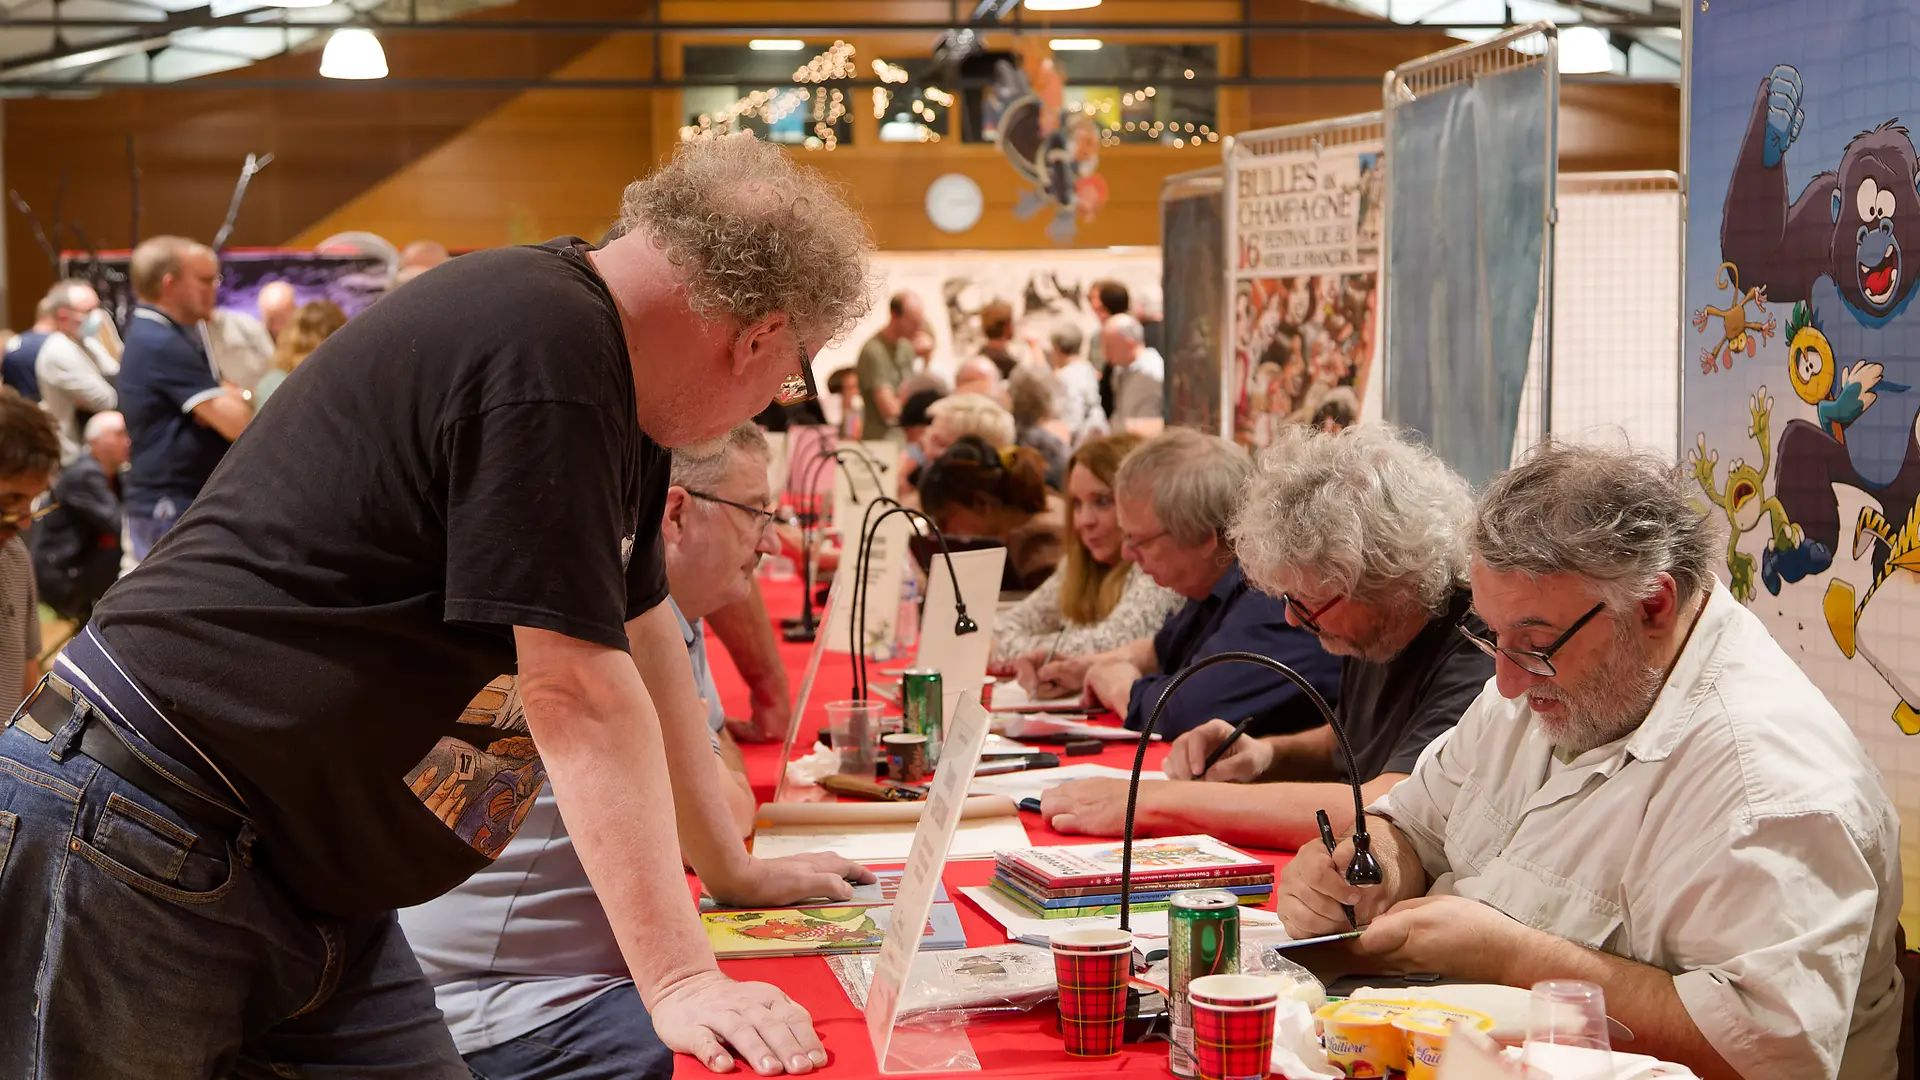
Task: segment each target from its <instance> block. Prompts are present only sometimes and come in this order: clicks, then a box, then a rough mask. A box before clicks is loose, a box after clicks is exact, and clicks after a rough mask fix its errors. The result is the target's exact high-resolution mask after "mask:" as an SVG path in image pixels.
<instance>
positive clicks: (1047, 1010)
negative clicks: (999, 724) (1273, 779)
mask: <svg viewBox="0 0 1920 1080" xmlns="http://www.w3.org/2000/svg"><path fill="white" fill-rule="evenodd" d="M764 587H765V590H766V594H767V607H768V609H769V610H770V611H771V612H772V613H773V616H774V617H775V618H776V619H777V618H779V617H781V616H789V615H793V614H796V613H797V612H798V610H799V607H800V590H799V586H798V584H796V583H764ZM710 645H711V647H710V649H709V652H710V654H711V656H712V659H713V674H714V682H715V685H716V688H717V689H718V690H719V692H720V697H721V700H722V701H723V702H725V704H726V706H727V713H728V715H730V716H741V715H745V711H746V686H745V684H744V683H743V682H742V681H741V679H740V676H739V673H738V672H737V671H735V670H734V667H733V663H732V660H731V659H730V658H729V657H728V656H727V653H726V650H725V649H724V648H721V647H719V643H718V642H712V643H710ZM810 648H811V647H810V646H807V645H789V644H786V643H785V642H782V644H781V646H780V650H781V658H782V660H783V661H784V662H785V663H786V667H787V671H788V674H789V677H790V679H791V681H792V684H793V690H794V692H795V693H796V694H797V693H799V690H800V679H801V676H803V675H804V674H805V671H806V662H807V657H808V654H809V651H810ZM890 666H892V665H890ZM851 674H852V673H851V665H850V663H849V660H848V658H847V657H846V656H844V655H841V654H836V653H831V652H829V653H827V654H826V656H825V657H824V658H823V659H822V661H821V664H820V673H819V676H818V677H817V679H816V681H815V684H814V690H813V696H812V699H811V700H810V701H808V703H807V710H806V713H805V714H804V715H803V716H802V718H801V734H800V742H799V743H798V745H797V749H796V753H804V752H805V751H806V749H807V748H808V746H809V745H810V744H811V742H812V740H813V738H814V735H815V733H816V732H818V731H819V729H820V727H821V725H822V723H823V722H824V720H825V714H824V712H823V710H822V705H823V703H825V702H827V701H837V700H841V699H843V698H845V697H846V696H847V692H848V689H849V684H850V681H851ZM868 674H869V676H870V677H873V678H878V675H877V674H876V672H875V665H874V663H873V662H872V661H869V662H868ZM779 751H780V746H779V745H778V744H772V745H747V746H743V747H742V752H743V755H744V757H745V758H746V764H747V775H748V777H749V778H750V779H751V780H752V781H753V786H754V793H755V794H756V795H757V796H759V797H760V798H761V799H763V800H765V799H769V798H772V796H773V788H774V784H775V782H776V781H777V779H778V777H779V766H780V763H779V760H778V759H779V756H780V754H779ZM1165 755H1166V748H1165V747H1164V746H1161V745H1155V746H1152V747H1149V749H1148V751H1147V765H1148V768H1149V771H1150V772H1151V771H1153V770H1154V769H1155V768H1156V767H1157V766H1158V765H1159V762H1160V759H1161V758H1162V757H1164V756H1165ZM1073 760H1074V761H1097V762H1099V763H1100V764H1103V765H1112V766H1115V767H1116V768H1122V769H1124V768H1128V767H1130V766H1131V765H1132V764H1133V751H1132V749H1131V747H1130V745H1129V744H1119V745H1117V746H1115V747H1112V748H1109V749H1108V750H1107V751H1106V752H1105V753H1103V754H1102V755H1100V756H1099V757H1098V758H1093V757H1086V758H1075V759H1073ZM1021 817H1022V819H1023V822H1024V824H1025V825H1026V827H1027V836H1028V838H1029V839H1031V840H1032V841H1033V843H1034V844H1035V845H1043V844H1071V843H1089V842H1092V841H1091V840H1090V839H1089V838H1087V837H1075V836H1063V835H1061V834H1059V833H1056V832H1054V831H1053V830H1051V829H1049V828H1047V827H1046V825H1045V824H1044V823H1042V822H1041V820H1040V816H1039V815H1038V814H1022V815H1021ZM1254 854H1257V855H1260V856H1261V857H1263V858H1267V859H1269V860H1270V861H1272V862H1273V863H1274V865H1275V866H1279V865H1281V864H1283V863H1285V862H1286V860H1287V857H1288V856H1287V855H1286V854H1285V853H1281V852H1255V853H1254ZM992 873H993V861H992V860H991V859H976V860H962V861H956V862H950V863H948V864H947V869H946V874H945V876H944V879H945V881H946V886H947V891H948V892H949V893H951V894H952V895H953V898H954V901H955V904H956V906H957V907H958V908H959V910H960V923H961V925H962V926H963V927H964V928H965V930H966V933H967V943H968V944H969V945H993V944H1000V943H1002V942H1004V941H1006V934H1005V933H1004V932H1002V931H1001V929H1000V927H999V924H997V923H995V922H994V921H993V920H991V919H989V918H987V917H986V916H985V915H983V914H981V912H980V910H979V909H978V908H976V907H974V906H973V904H972V903H971V902H969V901H968V900H967V899H966V897H964V896H961V895H960V893H959V887H960V886H962V885H982V884H985V883H986V881H987V879H988V878H989V877H990V876H991V875H992ZM721 970H722V971H724V972H726V973H727V974H728V975H730V976H732V977H733V978H735V979H743V980H753V981H760V982H768V983H772V984H773V985H775V986H778V987H780V988H781V989H782V990H785V991H786V992H787V993H788V994H789V995H790V996H792V997H793V999H794V1000H795V1001H798V1002H800V1003H801V1004H802V1005H805V1006H806V1007H807V1010H808V1011H809V1012H811V1013H812V1014H813V1019H814V1025H815V1027H816V1029H817V1030H818V1031H819V1033H820V1038H821V1040H822V1041H823V1042H824V1043H825V1044H826V1047H827V1053H828V1054H829V1055H830V1057H831V1060H830V1062H829V1064H828V1066H827V1069H826V1070H825V1072H826V1074H827V1075H830V1076H833V1077H837V1078H846V1080H854V1078H863V1077H878V1076H879V1075H881V1074H880V1071H879V1068H878V1066H877V1065H876V1064H875V1062H874V1058H873V1048H872V1044H871V1043H870V1042H869V1041H868V1038H867V1028H866V1020H865V1018H864V1017H863V1016H862V1015H861V1013H860V1012H859V1010H857V1009H855V1008H854V1007H853V1004H852V1002H850V1001H848V1000H847V995H846V992H845V991H843V990H842V989H841V988H840V984H839V983H838V982H836V981H835V980H834V977H833V973H832V972H831V971H829V970H828V969H827V962H826V961H825V960H824V959H822V958H820V957H811V956H809V957H789V958H784V959H774V960H727V961H723V962H722V963H721ZM967 1036H968V1038H969V1039H970V1040H971V1041H972V1043H973V1047H974V1052H975V1053H976V1054H977V1055H978V1056H979V1058H980V1065H981V1068H982V1070H983V1075H991V1076H994V1077H1050V1078H1051V1077H1063V1076H1068V1075H1072V1074H1087V1073H1092V1074H1095V1075H1106V1074H1110V1073H1132V1074H1138V1075H1168V1074H1167V1050H1166V1045H1165V1044H1164V1043H1160V1044H1150V1045H1147V1046H1139V1047H1136V1046H1128V1047H1127V1048H1126V1049H1124V1050H1122V1051H1121V1053H1120V1056H1118V1057H1115V1058H1109V1059H1104V1060H1096V1061H1088V1060H1085V1059H1081V1058H1071V1057H1068V1056H1067V1054H1066V1052H1065V1051H1064V1050H1062V1049H1061V1044H1060V1036H1059V1033H1058V1031H1057V1029H1056V1027H1055V1018H1054V1012H1053V1009H1052V1007H1051V1006H1047V1007H1042V1008H1039V1009H1036V1010H1034V1011H1032V1012H1030V1013H1027V1014H1024V1015H1020V1016H1016V1017H1012V1018H1006V1019H993V1020H984V1021H980V1022H977V1023H975V1024H973V1025H971V1026H969V1027H968V1029H967ZM675 1064H676V1066H677V1067H676V1070H675V1075H676V1076H678V1077H689V1078H692V1077H704V1076H709V1075H711V1074H709V1073H708V1072H707V1070H706V1069H705V1068H704V1067H703V1066H701V1065H700V1064H699V1063H698V1062H697V1061H694V1060H693V1059H692V1058H689V1057H686V1056H685V1055H682V1056H681V1057H679V1058H678V1059H677V1060H676V1062H675ZM962 1075H964V1074H962Z"/></svg>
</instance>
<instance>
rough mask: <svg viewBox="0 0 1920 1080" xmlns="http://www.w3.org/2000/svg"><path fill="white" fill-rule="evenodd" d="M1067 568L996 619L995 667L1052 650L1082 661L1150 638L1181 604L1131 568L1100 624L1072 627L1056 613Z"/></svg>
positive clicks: (1062, 566)
mask: <svg viewBox="0 0 1920 1080" xmlns="http://www.w3.org/2000/svg"><path fill="white" fill-rule="evenodd" d="M1065 565H1066V564H1065V563H1064V562H1062V564H1061V568H1060V569H1056V570H1055V571H1054V572H1053V576H1052V577H1049V578H1048V579H1047V580H1046V581H1045V582H1043V583H1042V584H1041V586H1040V587H1039V588H1037V589H1035V590H1034V591H1033V592H1032V593H1030V594H1029V595H1028V596H1027V598H1026V599H1024V600H1022V601H1020V602H1019V603H1018V604H1015V605H1014V606H1013V607H1012V608H1011V609H1009V610H1007V611H1005V612H1003V613H1001V614H1000V615H999V616H998V617H997V618H996V620H995V623H994V639H995V640H994V646H993V662H994V664H995V665H997V666H998V665H1011V664H1012V663H1013V660H1014V658H1015V657H1017V656H1019V655H1021V654H1022V653H1028V652H1032V651H1033V650H1035V649H1047V648H1052V649H1053V650H1054V655H1055V656H1083V655H1085V654H1087V653H1095V652H1105V651H1106V650H1108V649H1112V648H1116V647H1118V646H1121V645H1124V644H1126V643H1127V642H1129V641H1136V640H1138V639H1140V638H1143V637H1152V636H1153V635H1154V632H1155V631H1157V630H1159V629H1160V624H1161V623H1164V622H1166V621H1167V616H1168V615H1169V614H1170V613H1172V612H1173V611H1174V609H1176V608H1178V607H1179V606H1180V604H1181V603H1182V601H1181V598H1180V594H1179V593H1176V592H1174V591H1173V590H1172V589H1165V588H1161V587H1160V586H1159V585H1156V584H1154V581H1153V579H1152V578H1150V577H1148V576H1147V575H1146V574H1143V573H1141V572H1140V568H1139V567H1138V566H1134V567H1132V568H1130V569H1129V571H1128V575H1127V587H1126V590H1125V591H1124V592H1122V593H1121V594H1120V602H1119V603H1117V604H1115V605H1114V606H1113V611H1112V612H1111V613H1109V614H1108V615H1107V617H1106V618H1105V619H1104V620H1102V621H1100V622H1097V623H1070V622H1068V621H1067V619H1066V616H1064V615H1062V614H1061V613H1060V575H1061V573H1062V572H1063V571H1064V569H1065ZM1063 631H1064V632H1063ZM1056 636H1057V637H1058V638H1059V639H1060V643H1059V645H1058V646H1055V645H1054V638H1055V637H1056Z"/></svg>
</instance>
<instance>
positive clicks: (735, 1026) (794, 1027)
mask: <svg viewBox="0 0 1920 1080" xmlns="http://www.w3.org/2000/svg"><path fill="white" fill-rule="evenodd" d="M647 1013H648V1015H649V1016H650V1017H651V1018H652V1020H653V1030H654V1033H655V1034H657V1035H659V1036H660V1041H661V1042H663V1043H665V1044H666V1045H667V1048H668V1049H670V1050H673V1051H676V1052H678V1053H682V1054H691V1055H693V1056H694V1057H697V1058H699V1059H700V1061H701V1063H702V1064H704V1065H706V1067H707V1068H709V1069H712V1070H713V1071H714V1072H731V1071H733V1068H734V1055H735V1054H737V1055H739V1058H740V1060H741V1061H744V1062H745V1063H746V1064H747V1066H748V1067H749V1068H751V1069H753V1071H755V1072H757V1073H759V1074H760V1075H762V1076H777V1075H779V1074H780V1073H783V1072H790V1073H805V1072H812V1071H813V1070H814V1069H817V1068H819V1067H821V1066H823V1065H825V1064H826V1063H827V1051H826V1049H825V1048H824V1047H822V1046H821V1045H820V1037H819V1036H818V1035H816V1034H814V1031H813V1018H812V1017H811V1016H808V1015H807V1010H805V1009H803V1008H801V1007H800V1006H799V1005H797V1004H795V1003H794V1001H793V999H792V998H789V997H788V996H787V995H785V994H783V993H781V992H780V991H779V990H778V989H777V988H775V987H772V986H769V985H767V984H766V983H752V982H734V981H733V980H732V979H729V978H727V977H726V976H725V975H722V974H720V973H719V972H717V971H702V972H700V973H698V974H695V975H689V976H687V977H686V978H684V979H682V980H680V981H679V982H677V983H675V984H673V985H672V986H671V987H669V988H668V989H667V991H666V993H664V994H662V995H661V996H660V998H659V999H658V1000H656V1001H654V1002H653V1003H652V1004H651V1005H650V1006H649V1007H648V1009H647ZM729 1046H731V1047H732V1048H733V1053H732V1054H729V1053H728V1052H727V1049H726V1048H727V1047H729Z"/></svg>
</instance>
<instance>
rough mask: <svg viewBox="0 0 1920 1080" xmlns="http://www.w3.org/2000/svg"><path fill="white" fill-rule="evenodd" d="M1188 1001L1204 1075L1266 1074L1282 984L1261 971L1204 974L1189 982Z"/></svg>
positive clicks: (1210, 1078) (1248, 1078) (1251, 1078)
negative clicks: (1248, 973)
mask: <svg viewBox="0 0 1920 1080" xmlns="http://www.w3.org/2000/svg"><path fill="white" fill-rule="evenodd" d="M1187 1002H1188V1004H1189V1005H1190V1006H1191V1007H1192V1009H1193V1060H1194V1066H1195V1068H1196V1069H1197V1070H1198V1071H1199V1073H1200V1080H1264V1078H1265V1076H1266V1075H1267V1073H1268V1072H1269V1071H1270V1069H1271V1066H1272V1061H1273V1016H1274V1012H1275V1010H1276V1009H1278V1008H1279V1006H1280V988H1279V986H1277V985H1275V984H1274V982H1273V981H1272V980H1271V979H1266V978H1263V977H1261V976H1258V975H1202V976H1201V977H1199V978H1197V979H1195V980H1193V981H1192V982H1190V983H1188V984H1187Z"/></svg>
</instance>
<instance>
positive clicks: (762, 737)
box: [727, 696, 793, 743]
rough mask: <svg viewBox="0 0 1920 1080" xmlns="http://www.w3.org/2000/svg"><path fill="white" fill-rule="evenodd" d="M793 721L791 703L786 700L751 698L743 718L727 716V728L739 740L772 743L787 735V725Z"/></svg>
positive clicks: (783, 739)
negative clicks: (750, 707)
mask: <svg viewBox="0 0 1920 1080" xmlns="http://www.w3.org/2000/svg"><path fill="white" fill-rule="evenodd" d="M792 721H793V705H792V704H791V703H788V702H780V701H762V700H760V698H759V697H757V696H756V697H755V698H754V700H753V706H752V709H751V711H749V713H748V714H747V718H746V719H745V720H736V719H733V718H732V717H728V718H727V730H728V731H730V732H732V733H733V737H734V738H735V739H736V740H738V741H739V742H746V743H774V742H783V741H785V739H786V737H787V725H788V724H789V723H791V722H792Z"/></svg>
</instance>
